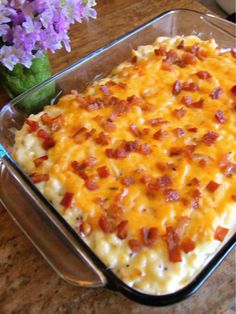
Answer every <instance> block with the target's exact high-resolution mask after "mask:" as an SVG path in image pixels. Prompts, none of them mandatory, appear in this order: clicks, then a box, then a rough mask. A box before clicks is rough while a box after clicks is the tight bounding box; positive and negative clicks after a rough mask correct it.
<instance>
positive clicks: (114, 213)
mask: <svg viewBox="0 0 236 314" xmlns="http://www.w3.org/2000/svg"><path fill="white" fill-rule="evenodd" d="M124 212H125V210H124V207H123V206H121V205H120V204H119V202H118V201H117V200H116V197H115V198H114V200H113V202H112V203H111V204H110V206H109V207H108V209H107V216H108V217H109V218H111V219H113V220H114V221H117V220H120V219H122V218H123V216H124Z"/></svg>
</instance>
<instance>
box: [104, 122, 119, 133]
mask: <svg viewBox="0 0 236 314" xmlns="http://www.w3.org/2000/svg"><path fill="white" fill-rule="evenodd" d="M101 126H102V128H103V129H104V130H105V131H107V132H112V131H115V130H116V125H115V123H113V122H111V121H104V122H102V123H101Z"/></svg>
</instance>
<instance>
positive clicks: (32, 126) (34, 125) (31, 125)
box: [25, 119, 39, 133]
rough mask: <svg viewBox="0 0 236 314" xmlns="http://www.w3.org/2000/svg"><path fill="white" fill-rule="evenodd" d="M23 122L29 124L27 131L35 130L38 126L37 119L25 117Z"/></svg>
mask: <svg viewBox="0 0 236 314" xmlns="http://www.w3.org/2000/svg"><path fill="white" fill-rule="evenodd" d="M25 123H26V124H27V125H28V126H29V128H28V132H29V133H33V132H35V131H37V130H38V128H39V124H38V122H37V121H33V120H30V119H26V120H25Z"/></svg>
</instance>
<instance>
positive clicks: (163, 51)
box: [154, 45, 167, 56]
mask: <svg viewBox="0 0 236 314" xmlns="http://www.w3.org/2000/svg"><path fill="white" fill-rule="evenodd" d="M166 53H167V46H166V45H161V46H160V48H158V49H154V54H155V56H166Z"/></svg>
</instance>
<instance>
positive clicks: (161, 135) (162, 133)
mask: <svg viewBox="0 0 236 314" xmlns="http://www.w3.org/2000/svg"><path fill="white" fill-rule="evenodd" d="M167 136H168V132H167V131H166V130H161V129H160V130H158V131H156V132H155V133H154V134H153V138H154V139H155V140H161V139H163V138H165V137H167Z"/></svg>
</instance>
